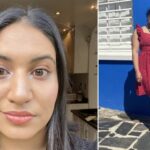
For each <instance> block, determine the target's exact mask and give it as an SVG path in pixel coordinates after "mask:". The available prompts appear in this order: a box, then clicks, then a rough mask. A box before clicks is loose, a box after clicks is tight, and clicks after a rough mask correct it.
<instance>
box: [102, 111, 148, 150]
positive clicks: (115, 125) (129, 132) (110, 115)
mask: <svg viewBox="0 0 150 150" xmlns="http://www.w3.org/2000/svg"><path fill="white" fill-rule="evenodd" d="M130 118H132V119H130ZM99 119H100V121H99V150H150V131H149V128H150V118H148V117H139V116H130V117H128V116H127V115H126V114H125V113H123V112H120V111H115V110H110V109H104V108H101V109H100V110H99Z"/></svg>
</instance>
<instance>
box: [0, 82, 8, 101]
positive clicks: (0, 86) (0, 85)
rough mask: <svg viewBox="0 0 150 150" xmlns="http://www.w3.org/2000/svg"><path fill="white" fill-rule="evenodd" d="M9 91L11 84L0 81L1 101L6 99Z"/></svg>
mask: <svg viewBox="0 0 150 150" xmlns="http://www.w3.org/2000/svg"><path fill="white" fill-rule="evenodd" d="M8 90H9V83H3V82H1V81H0V100H1V99H2V98H6V94H7V92H8Z"/></svg>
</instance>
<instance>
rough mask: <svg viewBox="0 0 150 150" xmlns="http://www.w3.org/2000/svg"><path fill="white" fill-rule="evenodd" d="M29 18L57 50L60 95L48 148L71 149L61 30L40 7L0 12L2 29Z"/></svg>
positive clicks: (52, 120)
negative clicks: (66, 112)
mask: <svg viewBox="0 0 150 150" xmlns="http://www.w3.org/2000/svg"><path fill="white" fill-rule="evenodd" d="M24 18H25V19H27V20H28V22H29V23H30V24H31V25H32V26H34V27H36V28H38V29H39V30H41V31H42V32H43V34H45V35H46V36H47V37H48V38H49V39H50V41H51V42H52V43H53V45H54V47H55V50H56V62H57V75H58V82H59V90H58V96H57V100H56V104H55V108H54V112H53V114H52V117H51V119H50V120H49V122H48V124H47V150H70V149H72V148H70V141H69V135H68V130H67V125H66V116H65V110H66V108H65V107H66V101H65V98H64V96H65V91H66V90H65V88H66V83H67V81H68V80H67V79H68V78H67V69H66V68H67V67H66V59H65V54H64V47H63V43H62V40H61V37H60V34H59V31H58V29H57V27H56V25H55V23H54V21H53V19H52V18H51V17H50V16H48V15H47V14H46V13H44V12H43V10H41V9H38V8H34V9H31V8H27V10H26V9H22V8H8V9H6V10H4V11H2V12H1V13H0V30H2V29H3V28H5V27H7V26H9V25H10V24H12V23H14V22H18V21H21V20H22V19H24Z"/></svg>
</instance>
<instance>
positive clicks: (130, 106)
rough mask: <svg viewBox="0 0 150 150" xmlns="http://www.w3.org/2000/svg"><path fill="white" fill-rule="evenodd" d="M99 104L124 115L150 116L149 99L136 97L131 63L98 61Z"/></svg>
mask: <svg viewBox="0 0 150 150" xmlns="http://www.w3.org/2000/svg"><path fill="white" fill-rule="evenodd" d="M99 75H100V78H99V104H100V106H102V107H106V108H111V109H118V110H123V111H126V113H132V114H140V115H141V114H142V115H150V98H149V97H147V96H136V94H135V83H136V82H135V74H134V70H133V65H132V62H131V61H99Z"/></svg>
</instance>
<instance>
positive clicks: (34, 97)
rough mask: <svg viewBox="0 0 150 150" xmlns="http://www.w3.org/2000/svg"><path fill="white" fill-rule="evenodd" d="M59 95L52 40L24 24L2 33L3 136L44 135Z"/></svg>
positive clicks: (0, 97) (0, 108)
mask: <svg viewBox="0 0 150 150" xmlns="http://www.w3.org/2000/svg"><path fill="white" fill-rule="evenodd" d="M57 94H58V78H57V69H56V53H55V48H54V47H53V45H52V43H51V42H50V40H49V39H48V38H47V37H46V36H45V35H44V34H43V33H42V32H41V31H40V30H38V29H36V28H34V27H32V26H31V25H29V24H28V23H26V22H25V21H22V22H18V23H14V24H11V25H9V26H8V27H6V28H5V29H3V30H2V31H1V32H0V123H1V125H0V136H3V135H4V136H5V137H7V138H13V139H29V138H32V137H33V136H35V135H42V134H44V132H45V126H46V124H47V123H48V121H49V120H50V118H51V116H52V113H53V110H54V105H55V102H56V98H57Z"/></svg>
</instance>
